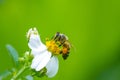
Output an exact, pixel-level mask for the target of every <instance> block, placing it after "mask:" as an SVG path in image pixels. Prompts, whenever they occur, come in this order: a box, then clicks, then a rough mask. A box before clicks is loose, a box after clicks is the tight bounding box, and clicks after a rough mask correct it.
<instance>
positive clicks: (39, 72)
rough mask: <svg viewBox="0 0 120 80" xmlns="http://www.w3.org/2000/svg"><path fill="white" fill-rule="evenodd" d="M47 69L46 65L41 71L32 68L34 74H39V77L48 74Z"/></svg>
mask: <svg viewBox="0 0 120 80" xmlns="http://www.w3.org/2000/svg"><path fill="white" fill-rule="evenodd" d="M46 72H47V69H46V68H45V67H44V68H43V69H41V70H40V71H36V70H35V69H32V76H37V77H44V76H46Z"/></svg>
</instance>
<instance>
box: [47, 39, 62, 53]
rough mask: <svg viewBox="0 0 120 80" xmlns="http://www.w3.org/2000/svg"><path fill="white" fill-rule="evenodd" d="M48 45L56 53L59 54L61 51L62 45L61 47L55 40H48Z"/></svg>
mask: <svg viewBox="0 0 120 80" xmlns="http://www.w3.org/2000/svg"><path fill="white" fill-rule="evenodd" d="M46 46H47V48H48V50H49V51H50V52H52V53H53V54H55V55H58V54H60V52H61V47H59V42H55V41H54V40H50V41H46Z"/></svg>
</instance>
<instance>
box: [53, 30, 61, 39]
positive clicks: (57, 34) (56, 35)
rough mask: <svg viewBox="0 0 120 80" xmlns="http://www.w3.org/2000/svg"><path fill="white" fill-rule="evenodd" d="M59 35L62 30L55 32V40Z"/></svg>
mask: <svg viewBox="0 0 120 80" xmlns="http://www.w3.org/2000/svg"><path fill="white" fill-rule="evenodd" d="M59 36H60V32H57V33H56V34H55V37H54V40H55V39H57V38H58V37H59Z"/></svg>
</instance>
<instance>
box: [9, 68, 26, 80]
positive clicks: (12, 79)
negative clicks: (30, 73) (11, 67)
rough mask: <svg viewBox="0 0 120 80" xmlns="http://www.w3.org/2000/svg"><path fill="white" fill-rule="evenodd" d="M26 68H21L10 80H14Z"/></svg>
mask: <svg viewBox="0 0 120 80" xmlns="http://www.w3.org/2000/svg"><path fill="white" fill-rule="evenodd" d="M27 68H28V67H27V66H23V67H22V68H21V69H20V70H19V71H18V73H17V74H16V75H14V76H13V77H12V78H11V80H16V79H17V78H18V77H19V76H20V75H21V74H22V73H23V72H24V71H25V70H26V69H27Z"/></svg>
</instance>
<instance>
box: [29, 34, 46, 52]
mask: <svg viewBox="0 0 120 80" xmlns="http://www.w3.org/2000/svg"><path fill="white" fill-rule="evenodd" d="M28 46H29V47H30V49H31V50H34V51H38V52H39V51H43V50H45V49H46V46H45V45H44V44H43V43H42V42H41V40H40V37H39V35H35V34H31V36H30V40H29V43H28Z"/></svg>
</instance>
